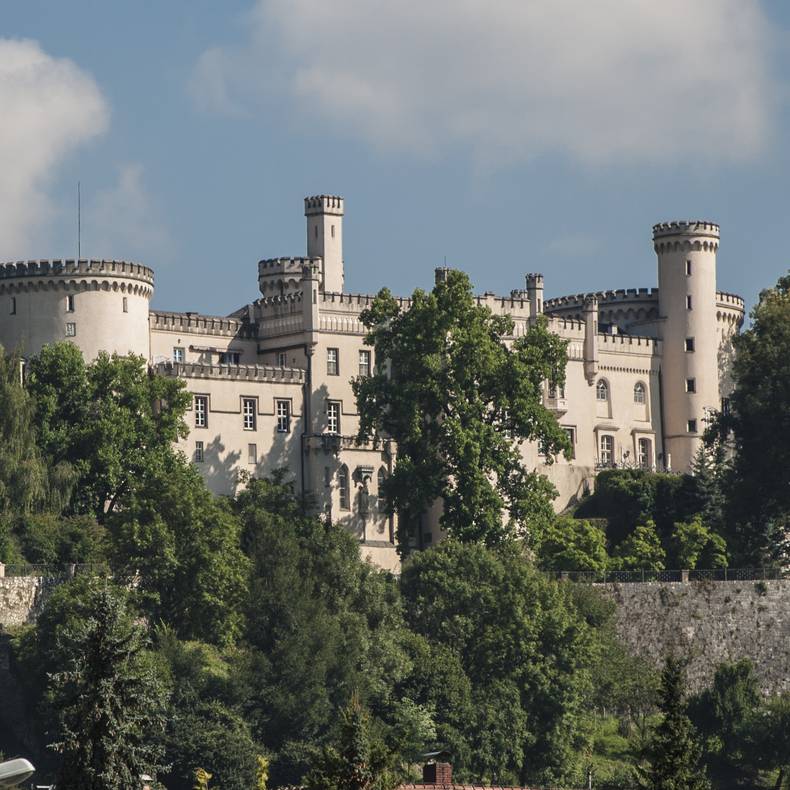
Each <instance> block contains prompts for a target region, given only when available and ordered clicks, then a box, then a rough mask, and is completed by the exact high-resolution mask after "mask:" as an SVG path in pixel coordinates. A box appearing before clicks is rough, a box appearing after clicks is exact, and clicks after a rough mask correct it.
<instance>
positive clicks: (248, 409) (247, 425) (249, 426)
mask: <svg viewBox="0 0 790 790" xmlns="http://www.w3.org/2000/svg"><path fill="white" fill-rule="evenodd" d="M255 405H256V404H255V398H242V401H241V411H242V415H243V420H244V430H245V431H254V430H255V412H256V409H255Z"/></svg>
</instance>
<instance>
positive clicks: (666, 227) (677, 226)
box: [653, 220, 719, 240]
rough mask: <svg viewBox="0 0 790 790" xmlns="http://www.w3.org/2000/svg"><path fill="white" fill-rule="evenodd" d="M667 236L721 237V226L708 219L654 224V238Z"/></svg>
mask: <svg viewBox="0 0 790 790" xmlns="http://www.w3.org/2000/svg"><path fill="white" fill-rule="evenodd" d="M666 236H707V237H708V238H713V239H718V238H719V226H718V225H717V224H716V223H715V222H708V221H707V220H679V221H673V222H659V223H657V224H656V225H653V240H655V239H660V238H664V237H666Z"/></svg>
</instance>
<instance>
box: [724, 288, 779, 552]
mask: <svg viewBox="0 0 790 790" xmlns="http://www.w3.org/2000/svg"><path fill="white" fill-rule="evenodd" d="M751 319H752V323H751V326H750V327H749V329H747V330H746V331H745V332H743V333H742V334H740V335H737V336H735V338H734V339H733V345H734V347H735V360H734V363H733V378H734V381H735V388H734V391H733V392H732V394H731V396H730V400H729V413H727V414H722V415H720V417H719V420H718V423H717V428H718V431H719V433H720V435H725V436H727V435H730V436H731V437H732V444H733V448H734V451H735V457H734V460H733V468H732V473H731V475H730V480H729V485H728V486H727V491H728V497H727V499H728V507H727V510H728V512H727V516H728V518H727V521H728V523H729V524H731V525H733V526H732V527H731V528H730V529H729V531H728V533H727V538H728V542H729V543H730V546H731V548H732V549H733V550H734V552H735V555H736V557H737V558H738V561H739V562H749V563H754V562H765V561H767V560H780V559H781V555H782V553H783V552H787V551H788V550H790V485H788V476H787V470H788V468H789V467H790V359H789V358H788V354H787V348H788V345H789V344H790V275H786V276H784V277H781V278H779V281H778V282H777V284H776V286H775V287H774V288H770V289H767V290H765V291H763V292H762V293H761V294H760V298H759V301H758V303H757V305H756V306H755V307H754V309H753V310H752V313H751Z"/></svg>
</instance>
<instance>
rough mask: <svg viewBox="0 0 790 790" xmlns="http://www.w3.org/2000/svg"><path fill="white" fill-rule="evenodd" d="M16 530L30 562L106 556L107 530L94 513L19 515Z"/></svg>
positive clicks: (82, 560)
mask: <svg viewBox="0 0 790 790" xmlns="http://www.w3.org/2000/svg"><path fill="white" fill-rule="evenodd" d="M14 533H15V535H16V538H17V540H18V542H19V546H20V549H21V551H22V553H23V554H24V556H25V559H26V560H27V562H32V563H37V564H42V565H56V564H64V563H102V562H104V561H105V560H106V559H107V532H106V530H105V529H104V527H102V526H101V525H100V524H97V523H96V521H95V519H94V518H93V517H92V516H58V515H56V514H54V513H42V514H39V515H34V514H31V515H27V516H19V517H17V519H15V521H14Z"/></svg>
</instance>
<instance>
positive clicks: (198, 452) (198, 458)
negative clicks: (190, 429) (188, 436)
mask: <svg viewBox="0 0 790 790" xmlns="http://www.w3.org/2000/svg"><path fill="white" fill-rule="evenodd" d="M195 463H196V464H202V463H203V442H195Z"/></svg>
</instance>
